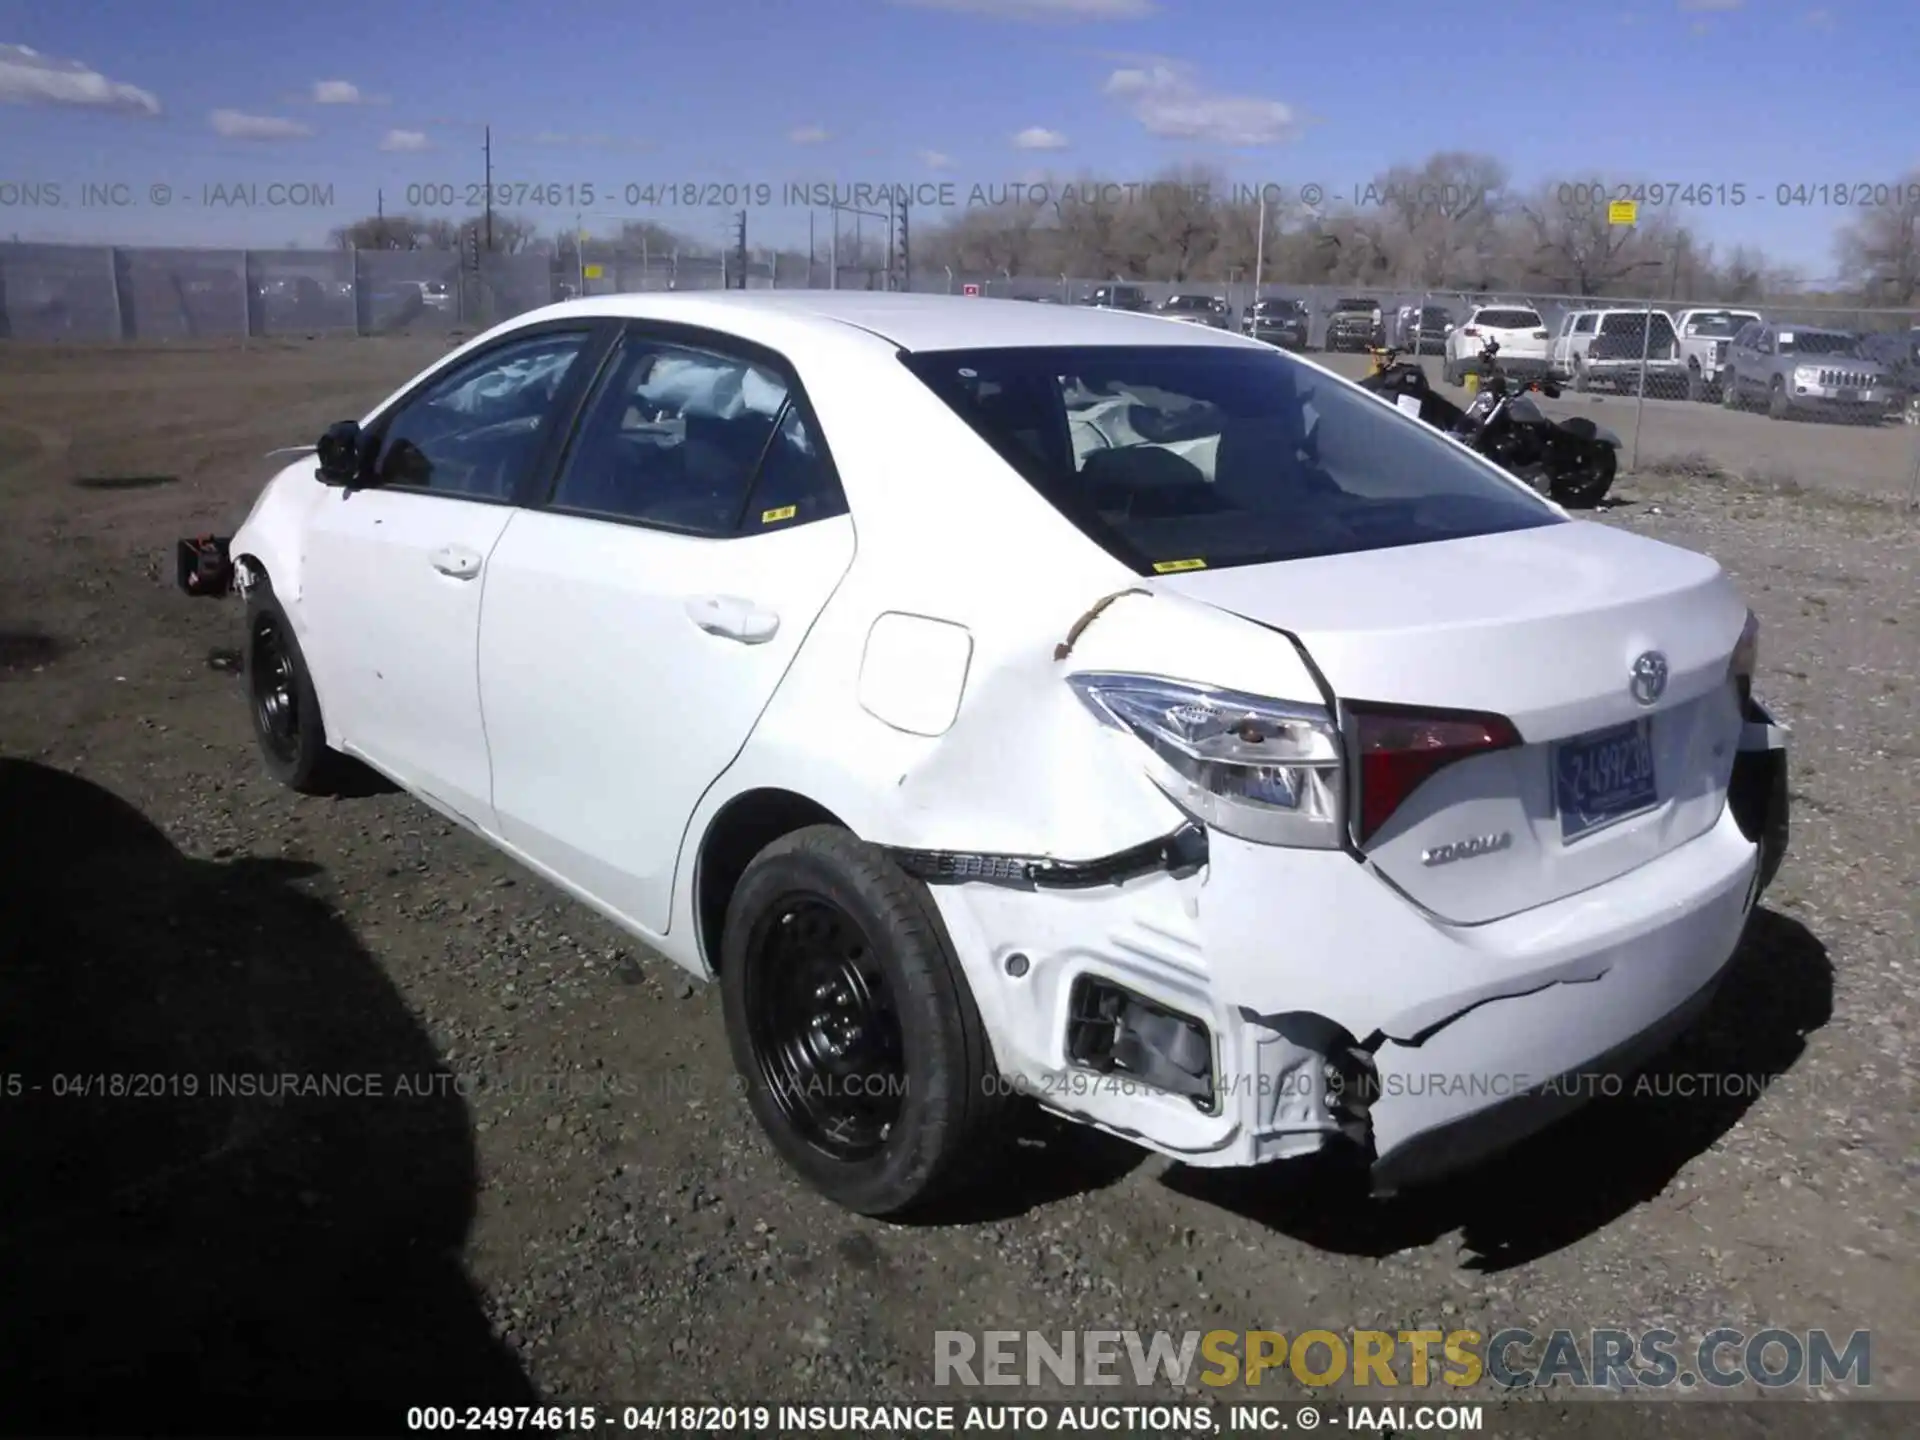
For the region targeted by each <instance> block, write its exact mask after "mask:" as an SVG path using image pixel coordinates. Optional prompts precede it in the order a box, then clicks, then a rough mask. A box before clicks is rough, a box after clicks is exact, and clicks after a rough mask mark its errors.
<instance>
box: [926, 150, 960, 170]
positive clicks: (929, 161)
mask: <svg viewBox="0 0 1920 1440" xmlns="http://www.w3.org/2000/svg"><path fill="white" fill-rule="evenodd" d="M920 163H921V164H922V165H924V166H926V167H927V168H928V169H929V170H951V169H952V168H953V157H952V156H951V155H942V154H941V153H940V152H939V151H938V150H922V151H921V152H920Z"/></svg>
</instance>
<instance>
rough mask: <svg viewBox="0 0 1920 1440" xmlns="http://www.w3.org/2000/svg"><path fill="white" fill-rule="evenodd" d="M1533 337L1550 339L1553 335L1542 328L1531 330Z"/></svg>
mask: <svg viewBox="0 0 1920 1440" xmlns="http://www.w3.org/2000/svg"><path fill="white" fill-rule="evenodd" d="M1533 338H1534V339H1536V340H1551V339H1552V338H1553V337H1552V336H1551V335H1549V334H1548V333H1547V332H1546V331H1544V330H1536V331H1534V332H1533Z"/></svg>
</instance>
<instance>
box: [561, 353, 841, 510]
mask: <svg viewBox="0 0 1920 1440" xmlns="http://www.w3.org/2000/svg"><path fill="white" fill-rule="evenodd" d="M549 504H550V506H551V507H552V508H553V509H555V510H562V511H570V512H573V513H576V514H580V515H586V516H593V517H598V518H604V519H611V520H629V521H635V522H638V523H640V524H643V525H652V526H656V527H658V528H661V529H666V530H676V531H680V532H683V533H685V534H691V535H706V536H711V537H715V538H719V537H723V536H730V535H735V534H738V533H742V532H743V531H744V532H746V533H757V532H759V531H762V530H766V529H768V528H772V527H775V526H779V525H782V524H788V525H791V524H799V523H803V522H804V521H806V520H815V519H823V518H825V517H826V516H827V515H829V514H843V513H845V509H846V506H845V503H844V501H843V500H842V499H841V498H840V487H839V484H838V482H837V480H836V479H835V478H834V475H833V472H832V469H831V467H830V466H828V465H827V464H826V461H825V457H824V456H823V455H822V453H821V452H820V448H819V446H818V445H817V443H816V442H815V439H814V437H813V436H812V435H811V433H810V432H809V430H808V429H807V426H806V423H805V421H804V420H803V419H802V417H801V413H800V411H799V410H798V409H797V408H796V407H795V405H794V403H793V397H792V395H791V394H790V392H789V389H788V386H787V382H786V380H785V379H784V378H783V377H782V376H780V375H779V374H777V373H775V372H774V371H772V370H770V369H768V368H767V367H765V366H763V365H759V364H756V363H754V362H752V361H749V360H745V359H741V358H738V357H733V356H728V355H723V354H718V353H715V352H711V351H706V350H700V349H694V348H690V347H688V346H683V345H677V344H669V343H662V342H659V341H655V340H650V339H647V338H644V337H642V336H638V335H630V336H628V337H627V338H626V339H625V340H624V341H622V343H621V346H620V349H619V351H618V352H617V353H616V355H615V357H614V360H613V363H612V364H611V366H610V367H609V369H608V372H607V374H606V375H605V376H604V377H603V379H602V381H601V383H600V385H599V388H598V389H597V390H596V392H595V394H594V396H593V399H592V400H591V401H590V402H589V404H588V407H587V410H586V413H585V414H584V415H583V416H582V418H581V421H580V426H579V429H578V430H577V432H576V433H575V435H574V439H573V444H572V446H571V447H570V448H569V450H568V453H567V457H566V461H565V463H564V465H563V467H562V469H561V472H560V477H559V480H558V481H557V482H556V484H555V486H554V491H553V495H552V498H551V500H550V501H549ZM754 506H758V509H757V510H756V511H754V512H753V513H752V514H751V515H749V510H750V509H751V508H752V507H754Z"/></svg>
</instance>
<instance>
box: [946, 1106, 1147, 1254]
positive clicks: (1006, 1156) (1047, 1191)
mask: <svg viewBox="0 0 1920 1440" xmlns="http://www.w3.org/2000/svg"><path fill="white" fill-rule="evenodd" d="M1006 1123H1007V1125H1008V1132H1007V1134H1006V1135H1005V1136H1004V1137H1002V1144H1001V1147H1000V1149H999V1151H998V1153H997V1154H995V1156H994V1157H993V1160H992V1161H991V1163H989V1164H988V1165H987V1167H986V1168H985V1170H984V1171H983V1173H982V1174H981V1175H980V1176H979V1177H978V1179H977V1180H976V1181H975V1182H974V1183H973V1184H971V1185H969V1186H967V1187H966V1189H965V1190H963V1191H961V1192H959V1193H958V1194H956V1195H955V1196H954V1197H953V1198H952V1199H950V1200H948V1201H945V1202H944V1203H941V1204H939V1205H937V1206H933V1207H930V1208H928V1209H926V1210H924V1211H922V1212H920V1213H919V1214H916V1215H915V1216H914V1217H913V1223H915V1224H918V1225H983V1224H991V1223H992V1222H994V1221H997V1220H1011V1219H1014V1218H1016V1217H1018V1216H1021V1215H1024V1214H1026V1213H1027V1212H1028V1211H1030V1210H1038V1209H1041V1208H1042V1207H1044V1206H1047V1205H1051V1204H1054V1203H1055V1202H1056V1201H1060V1200H1069V1199H1072V1198H1073V1197H1074V1196H1076V1195H1087V1194H1091V1193H1093V1192H1094V1191H1097V1190H1105V1189H1106V1188H1107V1187H1108V1186H1110V1185H1117V1184H1119V1183H1120V1182H1121V1181H1122V1180H1124V1179H1126V1178H1127V1176H1129V1175H1131V1174H1132V1173H1133V1172H1134V1171H1135V1170H1137V1169H1139V1168H1140V1167H1141V1166H1142V1165H1144V1164H1145V1163H1146V1162H1147V1161H1148V1160H1150V1159H1152V1158H1153V1157H1152V1156H1151V1155H1149V1154H1148V1153H1147V1152H1146V1151H1145V1150H1143V1149H1141V1148H1140V1147H1139V1146H1138V1145H1134V1144H1131V1143H1129V1142H1128V1141H1125V1140H1121V1139H1118V1138H1116V1137H1114V1136H1112V1135H1108V1134H1105V1133H1104V1132H1102V1131H1099V1130H1095V1129H1093V1128H1092V1127H1090V1126H1087V1125H1082V1124H1080V1123H1078V1122H1077V1121H1073V1120H1068V1119H1066V1118H1065V1117H1063V1116H1059V1115H1053V1114H1050V1113H1048V1112H1047V1111H1045V1110H1042V1109H1041V1108H1040V1107H1039V1106H1038V1105H1034V1104H1031V1103H1029V1102H1027V1101H1025V1100H1021V1101H1017V1102H1015V1103H1014V1104H1013V1105H1012V1106H1011V1108H1010V1111H1009V1114H1008V1115H1007V1117H1006Z"/></svg>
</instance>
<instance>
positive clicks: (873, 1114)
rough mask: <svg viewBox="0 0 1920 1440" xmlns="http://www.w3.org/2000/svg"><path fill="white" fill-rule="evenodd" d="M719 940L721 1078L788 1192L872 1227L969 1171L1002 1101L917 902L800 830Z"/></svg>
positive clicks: (752, 868) (933, 925) (877, 868)
mask: <svg viewBox="0 0 1920 1440" xmlns="http://www.w3.org/2000/svg"><path fill="white" fill-rule="evenodd" d="M725 937H726V938H725V939H724V941H723V942H722V951H723V954H722V957H721V969H720V988H721V998H722V1001H723V1008H724V1010H725V1013H726V1023H727V1041H728V1044H729V1046H730V1048H731V1049H732V1052H733V1060H734V1065H735V1067H736V1068H737V1069H738V1070H739V1073H740V1075H741V1077H742V1079H743V1080H744V1081H745V1082H746V1087H747V1092H746V1093H747V1101H748V1104H749V1105H750V1106H751V1107H752V1109H753V1113H754V1118H755V1119H757V1120H758V1121H759V1122H760V1127H761V1129H762V1130H764V1131H765V1132H766V1135H767V1138H768V1139H769V1140H770V1141H771V1142H772V1143H773V1147H774V1149H776V1150H777V1151H779V1153H780V1156H781V1158H782V1159H784V1160H785V1161H786V1162H787V1164H788V1165H790V1166H792V1167H793V1169H794V1170H796V1171H798V1172H799V1174H800V1175H801V1176H802V1178H804V1179H805V1180H806V1181H807V1182H808V1183H809V1184H811V1185H812V1186H813V1187H814V1188H815V1189H816V1190H818V1191H820V1193H821V1194H823V1195H825V1196H826V1197H827V1198H828V1199H830V1200H832V1201H834V1202H835V1203H836V1204H838V1205H842V1206H844V1207H845V1208H847V1209H849V1210H852V1211H854V1212H856V1213H858V1214H862V1215H872V1216H885V1215H898V1214H900V1213H902V1212H904V1211H908V1210H914V1209H920V1208H923V1207H925V1206H927V1205H929V1204H931V1203H933V1202H934V1201H936V1200H939V1199H941V1198H944V1197H946V1196H949V1195H951V1194H952V1193H954V1192H955V1191H958V1190H960V1189H963V1188H964V1187H965V1186H966V1185H967V1184H968V1183H969V1182H970V1181H972V1180H973V1179H975V1178H976V1177H977V1176H978V1175H979V1174H980V1173H981V1171H983V1170H984V1168H985V1162H986V1161H987V1160H989V1159H990V1158H991V1157H992V1151H993V1148H994V1147H993V1143H992V1142H993V1140H994V1138H995V1130H994V1121H995V1120H996V1118H997V1117H998V1116H999V1115H1000V1113H1001V1112H1002V1110H1003V1109H1004V1107H1005V1103H1006V1102H1005V1100H1004V1098H1003V1094H1002V1092H1003V1089H1004V1087H1003V1085H1002V1084H1001V1083H1000V1075H999V1071H998V1068H997V1067H996V1066H995V1064H994V1059H993V1052H992V1047H991V1045H990V1044H989V1042H988V1039H987V1034H986V1027H985V1025H984V1024H983V1022H982V1021H981V1019H980V1012H979V1009H978V1008H977V1007H976V1006H975V1004H974V1000H973V992H972V990H971V989H970V988H969V987H968V984H967V978H966V974H965V972H964V971H963V970H962V969H961V966H960V963H959V960H958V959H957V958H956V957H955V955H954V953H953V947H952V944H951V942H950V940H949V938H948V936H947V932H946V927H945V925H944V924H943V923H942V922H941V919H940V914H939V911H938V910H937V909H935V907H934V904H933V900H932V898H931V897H930V896H929V895H928V894H927V891H926V887H925V886H923V885H922V884H920V883H919V882H918V881H915V880H913V879H911V878H909V877H908V876H907V875H906V874H905V873H904V872H903V871H901V870H900V869H899V867H897V866H896V865H895V864H894V863H893V862H892V861H891V860H889V859H888V858H887V857H886V856H885V855H883V854H882V853H880V852H879V851H878V850H876V849H874V848H873V847H872V846H870V845H867V844H865V843H864V842H862V841H861V840H859V839H857V838H856V837H855V836H853V835H851V834H849V833H848V832H847V831H845V830H841V829H838V828H836V827H834V826H828V825H816V826H811V827H809V828H807V829H804V830H797V831H795V832H793V833H792V834H790V835H787V836H785V837H783V838H781V839H779V840H776V841H774V842H773V843H772V844H771V845H769V846H767V848H766V849H764V850H762V851H761V852H760V854H759V855H758V856H756V857H755V858H754V860H753V862H752V863H751V864H750V865H749V866H748V867H747V870H746V873H745V874H744V875H743V876H742V877H741V880H740V884H739V885H738V887H737V888H736V889H735V890H734V894H733V899H732V901H731V902H730V903H729V905H728V907H727V923H726V932H725ZM876 1086H877V1087H878V1088H876ZM876 1096H877V1097H878V1103H877V1104H876V1103H872V1102H874V1101H875V1099H876Z"/></svg>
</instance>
